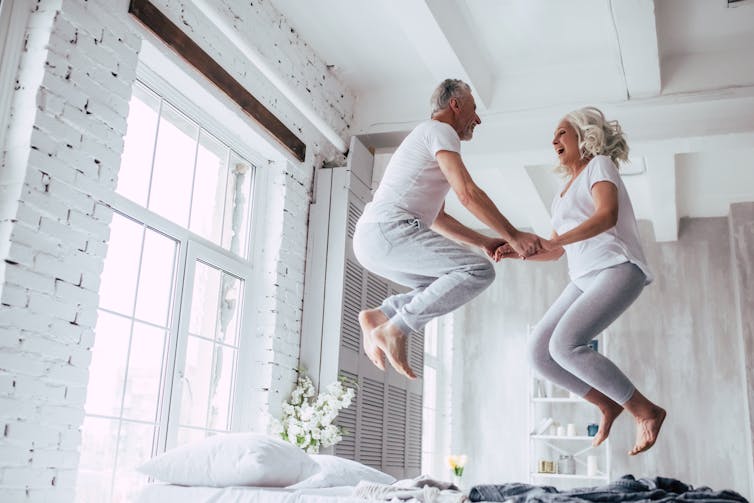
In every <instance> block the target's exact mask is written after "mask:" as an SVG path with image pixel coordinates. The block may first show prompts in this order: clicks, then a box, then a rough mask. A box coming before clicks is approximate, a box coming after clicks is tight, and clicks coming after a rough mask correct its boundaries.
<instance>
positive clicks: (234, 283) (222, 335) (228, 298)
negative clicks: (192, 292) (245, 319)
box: [216, 273, 243, 346]
mask: <svg viewBox="0 0 754 503" xmlns="http://www.w3.org/2000/svg"><path fill="white" fill-rule="evenodd" d="M242 285H243V282H242V281H241V280H240V279H238V278H236V277H235V276H231V275H230V274H227V273H223V276H222V284H221V286H220V288H221V291H220V299H221V302H220V324H219V326H218V327H217V328H218V331H217V334H216V339H217V340H218V341H220V342H223V343H225V344H230V345H233V346H238V331H239V326H240V325H239V322H240V319H241V315H240V312H241V309H242V306H241V300H243V299H241V286H242Z"/></svg>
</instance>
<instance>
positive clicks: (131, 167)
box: [116, 82, 160, 206]
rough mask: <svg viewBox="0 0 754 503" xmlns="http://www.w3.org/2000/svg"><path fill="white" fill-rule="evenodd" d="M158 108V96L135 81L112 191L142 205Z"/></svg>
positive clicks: (144, 199)
mask: <svg viewBox="0 0 754 503" xmlns="http://www.w3.org/2000/svg"><path fill="white" fill-rule="evenodd" d="M159 110H160V98H159V97H158V96H156V95H154V94H153V93H152V92H151V91H149V90H148V89H147V88H146V87H145V86H144V85H142V84H139V83H138V82H137V83H136V85H134V88H133V96H132V97H131V102H130V104H129V109H128V131H127V133H126V136H125V139H124V147H123V156H122V157H121V163H120V171H119V172H118V187H117V189H116V191H117V192H118V193H119V194H121V195H122V196H124V197H127V198H129V199H131V200H132V201H134V202H136V203H137V204H140V205H142V206H146V205H147V194H148V193H149V178H150V176H149V175H150V173H151V171H152V154H153V153H154V142H155V137H156V135H157V120H158V118H159Z"/></svg>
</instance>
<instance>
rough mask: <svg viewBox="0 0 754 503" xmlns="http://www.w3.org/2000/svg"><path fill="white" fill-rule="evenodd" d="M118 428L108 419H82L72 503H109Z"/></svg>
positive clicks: (114, 421) (113, 421) (114, 422)
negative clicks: (77, 467) (93, 502)
mask: <svg viewBox="0 0 754 503" xmlns="http://www.w3.org/2000/svg"><path fill="white" fill-rule="evenodd" d="M118 425H119V422H118V421H117V420H112V419H100V418H96V417H86V418H85V419H84V425H83V427H82V429H81V458H80V461H79V471H78V478H77V479H76V501H87V502H88V501H110V483H111V481H112V476H113V468H114V466H115V453H116V446H117V444H118Z"/></svg>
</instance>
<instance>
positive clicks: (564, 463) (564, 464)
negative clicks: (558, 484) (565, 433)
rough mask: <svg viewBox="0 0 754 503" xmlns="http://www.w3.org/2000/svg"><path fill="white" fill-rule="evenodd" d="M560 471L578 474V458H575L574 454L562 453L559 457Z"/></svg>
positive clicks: (567, 473) (566, 473)
mask: <svg viewBox="0 0 754 503" xmlns="http://www.w3.org/2000/svg"><path fill="white" fill-rule="evenodd" d="M558 473H562V474H564V475H575V474H576V460H575V459H574V458H573V455H571V454H561V455H560V457H558Z"/></svg>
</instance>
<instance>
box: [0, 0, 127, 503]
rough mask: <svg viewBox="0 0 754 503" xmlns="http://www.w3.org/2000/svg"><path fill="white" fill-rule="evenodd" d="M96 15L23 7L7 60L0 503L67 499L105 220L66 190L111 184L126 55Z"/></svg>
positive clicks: (112, 29)
mask: <svg viewBox="0 0 754 503" xmlns="http://www.w3.org/2000/svg"><path fill="white" fill-rule="evenodd" d="M31 4H32V3H31V2H30V5H31ZM105 7H106V6H105V5H103V4H102V2H88V3H85V4H84V3H81V2H78V1H70V0H41V1H39V2H35V5H34V12H33V13H32V15H31V18H30V23H29V29H28V30H27V34H26V43H25V52H24V54H23V55H22V57H21V63H20V68H19V73H18V84H17V87H18V90H17V91H16V92H15V93H14V96H13V100H12V109H11V114H12V118H11V122H10V124H11V126H10V129H9V135H8V137H9V143H8V149H7V153H5V155H4V156H3V161H4V164H5V166H4V168H5V169H7V171H6V173H8V174H9V176H7V177H6V176H3V180H2V184H3V185H4V186H5V189H6V192H7V193H10V194H13V195H14V199H15V200H17V201H19V202H18V204H17V206H16V208H15V210H16V211H15V215H12V216H10V217H9V216H8V215H2V217H3V218H4V219H7V220H6V222H10V223H11V225H10V226H6V227H4V229H5V230H6V235H4V236H2V237H3V238H6V239H8V242H9V243H10V245H9V248H8V252H7V255H6V257H4V258H5V261H4V267H5V273H4V281H3V284H2V286H1V288H2V294H1V295H0V300H1V302H2V305H1V306H0V330H1V332H0V333H2V339H0V402H1V403H2V406H1V407H0V425H1V426H2V428H1V429H2V431H3V436H2V437H0V453H2V454H0V500H1V501H72V499H73V491H74V487H75V474H76V469H77V466H78V447H79V444H80V434H79V433H78V428H79V427H80V426H81V423H82V420H83V415H84V400H85V396H86V394H85V389H86V384H87V379H88V371H87V369H88V366H89V362H90V360H91V352H90V351H89V349H90V347H91V343H92V337H91V335H90V334H91V330H92V328H93V326H94V323H95V321H96V308H97V302H98V295H97V292H96V290H95V288H96V286H97V285H98V281H96V280H92V279H91V278H92V277H98V276H99V274H100V273H101V271H102V262H103V257H104V251H105V243H106V241H107V239H108V236H109V229H108V225H109V221H110V217H111V215H110V214H109V213H108V212H104V213H103V212H101V210H100V211H99V212H97V211H95V209H96V207H97V205H96V203H95V199H94V197H93V196H92V194H90V193H88V192H87V191H85V190H82V189H81V188H80V187H81V185H82V184H81V183H80V180H81V179H82V178H86V179H88V180H89V181H90V182H92V183H94V184H95V185H96V186H98V187H101V189H102V190H103V191H108V190H112V189H113V187H114V181H115V180H114V176H113V173H116V172H117V168H118V166H119V163H120V153H121V150H122V147H123V140H122V137H123V134H124V132H125V124H126V122H125V121H126V115H127V109H128V100H129V98H130V87H131V84H132V80H133V75H134V72H135V64H136V61H137V54H136V53H137V50H138V39H137V38H135V37H134V35H133V34H132V33H131V28H129V27H128V26H127V25H126V24H125V23H123V21H122V20H121V21H120V22H118V21H117V20H115V21H113V22H107V23H104V24H99V23H92V22H91V19H93V18H94V17H99V18H100V19H107V18H109V17H112V16H111V14H110V13H109V12H108V11H107V10H106V8H105ZM92 25H96V28H94V29H93V28H92ZM95 41H96V42H95ZM125 41H128V42H130V46H129V45H128V44H127V43H126V42H125ZM115 54H118V55H119V58H118V63H117V65H118V66H119V67H123V65H130V66H131V67H132V68H131V69H130V71H123V72H121V73H122V74H123V75H125V76H126V78H123V77H122V76H115V75H113V73H114V72H113V71H112V68H113V67H112V65H113V63H112V61H113V60H115V59H116V58H114V57H113V56H114V55H115ZM87 187H91V184H89V185H87ZM84 278H86V282H84ZM92 286H94V288H92ZM71 433H75V435H73V436H71Z"/></svg>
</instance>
